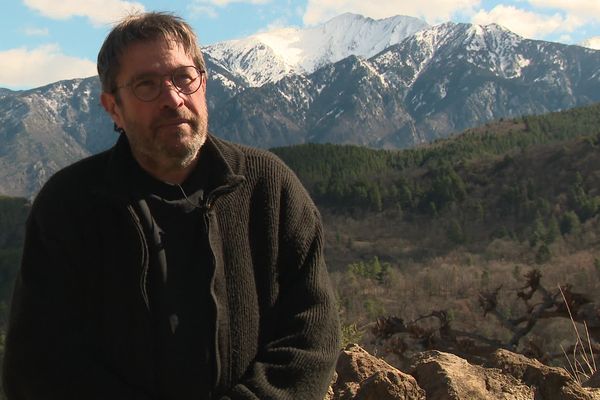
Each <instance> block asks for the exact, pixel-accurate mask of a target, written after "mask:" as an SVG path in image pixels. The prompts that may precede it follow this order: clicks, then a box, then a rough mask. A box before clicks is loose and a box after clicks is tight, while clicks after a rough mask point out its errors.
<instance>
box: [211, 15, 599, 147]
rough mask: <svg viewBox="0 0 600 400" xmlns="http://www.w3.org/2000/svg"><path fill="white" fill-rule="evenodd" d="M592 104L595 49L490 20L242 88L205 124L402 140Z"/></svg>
mask: <svg viewBox="0 0 600 400" xmlns="http://www.w3.org/2000/svg"><path fill="white" fill-rule="evenodd" d="M597 101H600V51H593V50H589V49H586V48H583V47H579V46H566V45H562V44H558V43H550V42H542V41H533V40H527V39H523V38H522V37H520V36H518V35H516V34H514V33H512V32H510V31H508V30H506V29H503V28H501V27H500V26H498V25H488V26H478V25H471V24H455V23H446V24H442V25H438V26H435V27H431V28H429V29H426V30H422V31H419V32H417V33H415V34H414V35H412V36H409V37H407V38H406V39H405V40H403V41H401V43H399V44H396V45H393V46H390V47H388V48H387V49H386V50H384V51H383V52H380V53H379V54H377V55H375V56H374V57H371V58H369V59H364V58H360V57H356V56H351V57H347V58H345V59H343V60H341V61H339V62H337V63H334V64H329V65H327V66H324V67H322V68H320V69H318V70H317V71H315V72H314V73H312V74H309V75H306V76H304V75H292V76H288V77H286V78H284V79H282V80H280V81H278V82H276V83H271V84H265V85H263V86H261V87H258V88H250V89H247V90H245V91H244V92H242V93H240V94H239V95H237V96H235V97H234V98H232V99H231V100H229V101H228V102H227V103H225V104H223V105H222V106H220V107H219V109H218V110H216V112H214V113H213V114H212V117H211V127H212V128H213V129H214V130H215V131H216V132H221V134H222V135H223V136H225V137H227V138H230V139H232V140H236V141H241V142H245V143H249V144H253V145H258V146H264V147H270V146H280V145H286V144H290V143H305V142H333V143H354V144H361V145H366V146H371V147H407V146H413V145H415V144H418V143H423V142H426V141H430V140H433V139H436V138H439V137H445V136H447V135H449V134H451V133H453V132H460V131H462V130H464V129H466V128H469V127H473V126H477V125H482V124H484V123H485V122H487V121H490V120H494V119H499V118H503V117H518V116H521V115H524V114H533V113H545V112H549V111H555V110H561V109H567V108H571V107H575V106H578V105H584V104H589V103H591V102H597Z"/></svg>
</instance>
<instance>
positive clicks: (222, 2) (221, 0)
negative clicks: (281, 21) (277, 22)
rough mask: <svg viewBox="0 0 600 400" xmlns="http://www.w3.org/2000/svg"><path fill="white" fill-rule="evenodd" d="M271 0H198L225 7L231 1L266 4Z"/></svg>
mask: <svg viewBox="0 0 600 400" xmlns="http://www.w3.org/2000/svg"><path fill="white" fill-rule="evenodd" d="M270 2H271V0H205V1H200V3H205V4H214V5H215V6H218V7H225V6H226V5H229V4H231V3H248V4H267V3H270Z"/></svg>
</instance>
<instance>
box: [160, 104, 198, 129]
mask: <svg viewBox="0 0 600 400" xmlns="http://www.w3.org/2000/svg"><path fill="white" fill-rule="evenodd" d="M174 121H187V122H189V123H191V124H193V125H195V124H197V123H198V116H196V115H194V114H192V113H191V112H188V111H186V110H183V109H182V110H174V109H171V108H167V109H164V110H162V112H161V114H160V115H159V116H158V117H157V118H155V119H154V120H153V121H152V125H153V126H160V125H163V124H168V123H171V122H174Z"/></svg>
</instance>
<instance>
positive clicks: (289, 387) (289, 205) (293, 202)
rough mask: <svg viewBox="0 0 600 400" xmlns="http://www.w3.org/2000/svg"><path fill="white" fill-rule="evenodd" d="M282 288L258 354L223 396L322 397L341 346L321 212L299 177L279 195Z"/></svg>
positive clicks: (234, 398) (232, 399)
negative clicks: (325, 252)
mask: <svg viewBox="0 0 600 400" xmlns="http://www.w3.org/2000/svg"><path fill="white" fill-rule="evenodd" d="M280 227H281V228H280V233H279V244H278V246H279V254H280V255H279V266H278V270H279V280H278V281H279V288H278V295H277V300H276V302H275V305H274V307H273V310H272V312H271V313H270V314H269V316H268V317H267V318H266V321H265V323H264V325H266V326H267V328H266V329H264V330H263V332H264V335H265V336H266V339H265V340H264V341H262V342H263V343H264V345H263V346H262V348H261V350H260V352H259V354H258V356H257V358H256V359H255V361H254V363H253V364H252V365H251V367H250V369H249V370H248V371H247V373H246V375H245V376H244V377H243V379H242V381H241V382H239V383H238V384H237V385H236V386H234V387H233V388H232V390H230V391H229V393H227V395H226V396H224V397H223V398H222V399H221V400H242V399H281V400H283V399H303V400H310V399H315V400H322V399H323V398H324V396H325V393H326V392H327V388H328V386H329V384H330V383H331V377H332V375H333V371H334V367H335V361H336V359H337V354H338V351H339V325H338V317H337V309H336V306H335V299H334V297H335V296H334V294H333V290H332V287H331V285H330V282H329V278H328V274H327V270H326V266H325V262H324V257H323V229H322V223H321V218H320V215H319V213H318V211H317V209H316V207H315V206H314V204H313V203H312V200H311V199H310V198H309V197H308V194H307V193H306V192H305V190H304V188H303V187H302V186H301V185H300V183H299V182H298V181H297V178H296V177H295V176H293V174H292V176H291V177H290V181H289V183H288V185H287V187H286V188H285V189H284V191H283V194H282V196H281V209H280Z"/></svg>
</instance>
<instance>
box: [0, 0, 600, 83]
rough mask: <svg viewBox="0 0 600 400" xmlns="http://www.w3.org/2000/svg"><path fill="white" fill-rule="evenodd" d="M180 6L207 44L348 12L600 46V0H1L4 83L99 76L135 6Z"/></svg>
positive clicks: (0, 53)
mask: <svg viewBox="0 0 600 400" xmlns="http://www.w3.org/2000/svg"><path fill="white" fill-rule="evenodd" d="M140 9H143V10H160V11H171V12H174V13H176V14H178V15H180V16H182V17H184V18H185V19H187V20H188V22H190V23H191V25H192V26H193V27H194V29H195V30H196V32H197V34H198V36H199V38H200V41H201V44H202V45H208V44H212V43H216V42H219V41H223V40H228V39H235V38H240V37H245V36H249V35H251V34H253V33H256V32H260V31H265V30H269V29H273V28H278V27H285V26H297V27H303V26H312V25H315V24H318V23H321V22H324V21H326V20H328V19H330V18H332V17H334V16H336V15H339V14H341V13H344V12H353V13H357V14H362V15H365V16H368V17H372V18H377V19H378V18H386V17H390V16H394V15H410V16H414V17H418V18H422V19H424V20H425V21H427V22H428V23H430V24H432V25H433V24H437V23H442V22H446V21H455V22H471V23H477V24H488V23H492V22H496V23H499V24H501V25H503V26H505V27H507V28H508V29H510V30H512V31H514V32H515V33H518V34H520V35H521V36H524V37H527V38H532V39H542V40H550V41H556V42H562V43H567V44H577V43H581V42H582V41H583V40H586V39H590V38H595V39H594V40H595V41H594V42H593V43H594V47H595V48H598V49H600V0H493V1H492V0H369V1H365V0H2V3H1V4H0V37H1V38H2V40H1V41H0V87H4V88H10V89H25V88H31V87H37V86H41V85H44V84H47V83H52V82H56V81H58V80H61V79H71V78H81V77H87V76H91V75H94V74H95V58H96V54H97V51H98V49H99V47H100V46H101V44H102V41H103V40H104V37H105V36H106V34H107V32H108V30H109V29H110V27H111V24H112V23H113V22H114V21H117V20H118V19H119V18H120V17H121V16H123V15H126V14H127V13H128V12H130V11H132V10H140Z"/></svg>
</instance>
